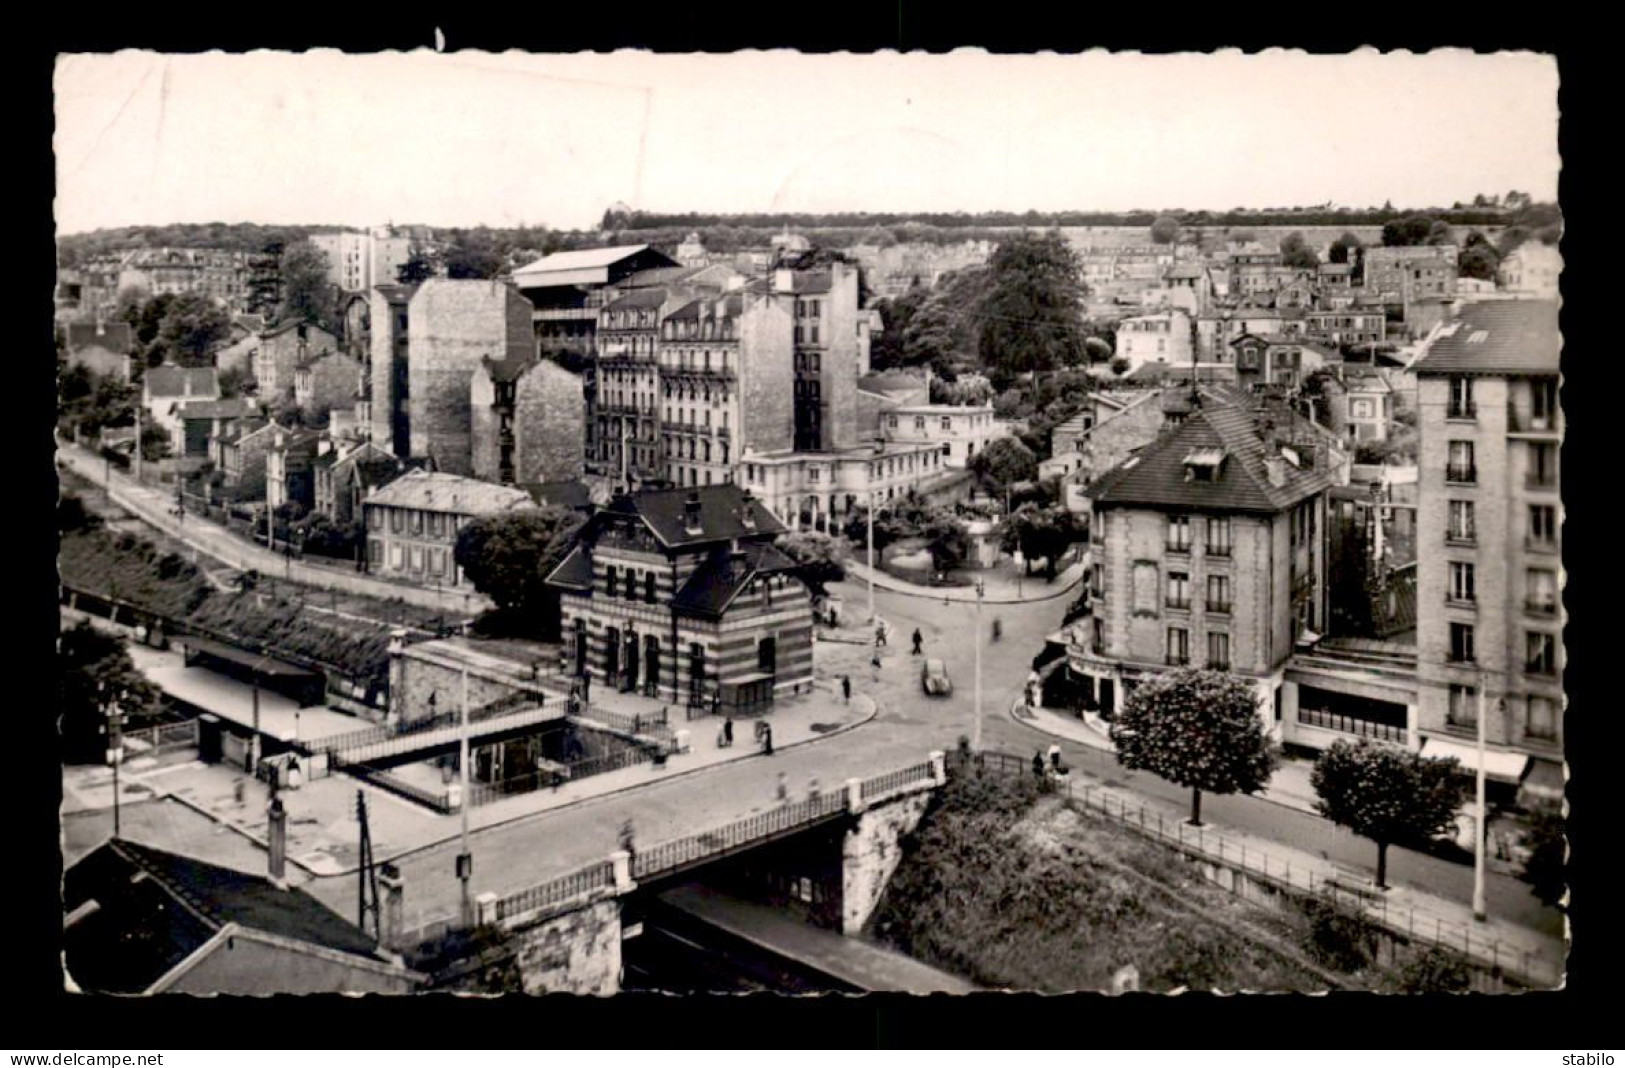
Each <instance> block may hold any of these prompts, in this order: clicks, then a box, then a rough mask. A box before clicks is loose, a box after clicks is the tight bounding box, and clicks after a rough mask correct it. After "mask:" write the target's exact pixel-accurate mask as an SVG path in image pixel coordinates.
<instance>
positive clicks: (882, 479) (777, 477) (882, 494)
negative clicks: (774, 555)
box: [741, 441, 962, 533]
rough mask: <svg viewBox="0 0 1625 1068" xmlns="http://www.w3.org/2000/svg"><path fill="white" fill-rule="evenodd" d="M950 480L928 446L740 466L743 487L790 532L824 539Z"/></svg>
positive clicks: (888, 446) (750, 459)
mask: <svg viewBox="0 0 1625 1068" xmlns="http://www.w3.org/2000/svg"><path fill="white" fill-rule="evenodd" d="M955 474H956V472H954V471H952V470H951V469H950V468H949V467H948V458H947V457H946V456H944V455H943V453H942V447H941V446H940V445H937V444H935V443H931V442H895V443H888V442H883V441H877V442H875V443H874V444H873V445H872V446H867V447H862V448H856V449H847V450H845V451H843V452H795V451H793V450H789V449H785V450H781V451H770V450H764V451H761V452H757V451H754V450H753V451H749V452H747V453H746V454H745V456H744V462H743V464H742V466H741V481H742V482H743V483H744V485H745V487H746V488H747V489H748V490H750V492H751V493H752V494H754V495H755V496H757V497H759V498H760V499H761V501H762V503H763V504H765V505H766V506H767V507H768V508H771V509H772V510H773V514H775V515H777V516H780V517H781V518H783V519H784V520H785V522H787V523H788V524H789V525H790V526H791V528H792V529H795V530H820V531H825V532H829V533H833V532H835V531H837V530H839V529H840V525H841V524H842V523H843V522H844V521H846V520H847V519H849V518H851V517H852V516H853V515H854V514H855V513H858V512H861V511H862V510H863V509H865V508H867V507H868V506H869V505H870V504H871V503H872V504H873V505H874V506H875V507H877V508H878V507H881V506H883V505H885V503H886V502H887V501H893V500H896V499H898V498H900V497H904V496H907V495H908V493H909V491H911V490H920V489H922V488H929V487H930V486H931V484H932V483H934V482H938V481H945V480H946V479H945V478H944V476H951V475H955ZM960 477H962V476H960Z"/></svg>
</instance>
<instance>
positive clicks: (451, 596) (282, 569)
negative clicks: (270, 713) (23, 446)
mask: <svg viewBox="0 0 1625 1068" xmlns="http://www.w3.org/2000/svg"><path fill="white" fill-rule="evenodd" d="M56 455H57V463H59V464H61V465H62V466H63V467H65V468H67V469H68V470H70V471H72V472H73V473H74V474H76V475H79V476H80V477H82V478H84V479H86V480H87V481H89V482H92V483H94V484H95V485H97V486H102V487H105V488H107V489H108V493H109V496H111V497H112V498H113V500H114V501H116V502H117V503H118V504H119V505H121V506H122V507H124V508H126V509H128V510H129V511H130V512H131V513H132V514H134V515H136V516H137V517H138V518H140V519H141V520H142V521H143V522H144V523H146V524H148V525H149V526H152V527H156V528H157V529H159V530H162V531H163V532H164V533H165V534H168V535H169V536H170V537H173V538H176V539H178V540H180V541H184V542H186V543H187V544H188V545H191V546H192V547H193V548H195V549H197V550H198V551H199V552H202V553H205V554H207V555H209V556H212V557H214V558H215V559H217V560H220V561H223V562H224V563H226V564H227V565H229V566H231V567H234V568H238V569H240V570H244V571H249V570H253V571H258V572H260V573H261V574H264V575H270V576H276V577H281V578H285V579H287V580H289V581H293V582H300V583H304V584H306V585H310V586H317V587H320V588H322V589H335V590H339V591H343V592H349V593H357V594H363V595H365V596H368V597H377V598H381V599H383V600H392V599H399V600H402V601H406V602H407V603H409V604H414V605H417V606H419V607H421V608H432V609H435V610H436V611H444V612H448V613H460V614H462V615H476V614H478V613H480V612H483V611H485V610H486V609H488V608H489V607H490V606H491V605H490V602H489V601H488V600H487V599H486V598H485V597H483V596H481V595H480V594H478V593H474V592H473V591H472V590H447V589H434V588H428V587H423V586H414V585H411V584H409V583H404V582H403V583H396V582H386V581H384V580H382V579H378V578H372V577H369V576H367V575H362V574H358V573H356V572H353V571H350V570H348V569H346V568H340V567H333V566H319V565H317V564H314V563H310V562H301V561H294V560H292V559H291V558H289V557H287V556H284V555H283V554H282V553H277V552H271V551H270V550H268V549H266V548H264V547H262V546H260V545H259V544H257V543H254V542H249V541H246V540H244V539H243V538H240V537H238V536H237V535H236V534H233V533H232V532H231V531H229V530H227V529H225V528H224V527H222V526H220V525H218V524H216V523H211V522H209V521H208V520H206V519H201V518H198V517H195V516H194V517H190V518H185V519H181V518H177V517H176V516H175V515H174V514H173V510H174V507H175V502H174V497H173V495H172V494H170V493H167V492H165V491H163V490H160V489H156V488H154V487H152V486H147V485H143V484H142V483H139V482H137V481H136V480H135V479H134V478H132V477H130V476H129V475H126V474H124V473H123V472H121V471H117V470H113V469H112V468H111V466H110V465H109V464H107V462H106V461H104V460H103V459H102V458H101V457H99V456H97V455H95V454H94V453H92V452H90V451H89V450H87V449H82V448H80V447H78V446H76V445H74V444H72V443H71V442H63V441H62V440H61V439H58V442H57V454H56Z"/></svg>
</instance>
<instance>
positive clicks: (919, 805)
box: [841, 791, 931, 936]
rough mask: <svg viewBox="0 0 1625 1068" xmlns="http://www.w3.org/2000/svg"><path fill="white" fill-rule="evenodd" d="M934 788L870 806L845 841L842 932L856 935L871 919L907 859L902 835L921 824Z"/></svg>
mask: <svg viewBox="0 0 1625 1068" xmlns="http://www.w3.org/2000/svg"><path fill="white" fill-rule="evenodd" d="M930 803H931V793H930V791H927V792H924V793H918V794H910V795H907V796H904V797H900V798H897V799H896V800H893V801H889V802H887V803H885V804H882V805H878V806H876V807H874V808H871V809H868V810H867V811H865V812H864V813H863V814H862V815H861V816H859V817H858V818H857V820H856V821H855V822H854V824H853V826H852V827H851V828H850V829H848V831H847V833H846V837H845V839H844V840H843V841H842V843H841V933H842V934H844V935H849V936H850V935H856V934H859V933H860V932H862V930H863V925H864V924H866V923H868V922H869V917H870V916H871V915H872V914H873V913H874V911H875V906H876V905H878V904H879V903H880V896H881V894H883V893H884V892H885V890H886V884H887V883H889V882H890V881H891V877H892V873H893V872H895V871H896V870H897V865H898V862H900V861H901V860H902V859H903V847H902V838H903V836H904V835H906V834H908V833H909V832H911V831H913V830H914V828H916V827H918V826H919V825H920V819H921V818H922V817H923V816H924V815H925V810H926V808H927V807H928V806H929V805H930Z"/></svg>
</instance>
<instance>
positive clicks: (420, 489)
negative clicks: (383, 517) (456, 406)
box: [367, 471, 535, 515]
mask: <svg viewBox="0 0 1625 1068" xmlns="http://www.w3.org/2000/svg"><path fill="white" fill-rule="evenodd" d="M367 503H368V504H381V505H385V506H389V507H394V508H420V509H422V510H423V511H426V512H450V513H452V514H455V515H491V514H493V513H496V512H513V511H519V510H523V509H526V508H532V507H534V506H535V502H533V501H532V500H531V499H530V494H528V493H526V492H524V491H523V490H517V489H514V488H513V487H511V486H497V485H494V484H492V483H490V482H481V481H479V480H478V479H473V478H463V477H462V476H461V475H448V474H443V473H441V472H438V471H433V472H431V471H411V472H408V473H407V474H404V475H402V476H401V477H400V478H397V479H396V480H395V481H393V482H391V483H390V484H389V485H387V486H385V487H383V488H382V489H380V490H378V492H376V493H374V494H372V496H370V497H368V498H367Z"/></svg>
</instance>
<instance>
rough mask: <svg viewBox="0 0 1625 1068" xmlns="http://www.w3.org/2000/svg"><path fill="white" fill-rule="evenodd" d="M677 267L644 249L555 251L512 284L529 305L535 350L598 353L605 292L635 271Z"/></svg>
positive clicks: (527, 267)
mask: <svg viewBox="0 0 1625 1068" xmlns="http://www.w3.org/2000/svg"><path fill="white" fill-rule="evenodd" d="M678 266H681V265H680V264H679V263H678V262H677V261H676V260H674V259H672V258H671V257H670V256H668V255H666V254H665V253H664V252H661V251H660V250H659V249H655V248H651V247H650V246H648V245H617V246H614V247H611V248H590V249H578V250H576V251H574V252H555V253H553V254H552V255H549V256H543V257H542V258H541V259H539V260H536V261H535V262H534V263H529V264H526V265H525V266H524V267H521V268H519V269H518V270H517V271H515V272H514V273H513V284H514V286H515V287H517V288H518V290H519V291H520V292H521V293H523V294H524V295H525V298H526V299H527V300H529V301H530V302H531V306H532V308H533V312H532V321H533V326H534V331H535V340H536V346H537V348H538V350H539V351H543V352H546V351H557V350H571V351H574V352H578V353H581V354H582V355H588V356H590V355H592V354H593V353H595V352H597V351H598V325H599V310H600V309H601V308H602V307H603V306H604V303H605V291H606V290H607V289H608V288H609V287H611V286H614V285H617V284H619V283H621V282H623V281H625V280H626V279H627V278H629V277H631V276H632V275H634V274H637V273H638V272H639V271H647V270H651V269H654V268H661V267H678Z"/></svg>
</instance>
